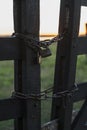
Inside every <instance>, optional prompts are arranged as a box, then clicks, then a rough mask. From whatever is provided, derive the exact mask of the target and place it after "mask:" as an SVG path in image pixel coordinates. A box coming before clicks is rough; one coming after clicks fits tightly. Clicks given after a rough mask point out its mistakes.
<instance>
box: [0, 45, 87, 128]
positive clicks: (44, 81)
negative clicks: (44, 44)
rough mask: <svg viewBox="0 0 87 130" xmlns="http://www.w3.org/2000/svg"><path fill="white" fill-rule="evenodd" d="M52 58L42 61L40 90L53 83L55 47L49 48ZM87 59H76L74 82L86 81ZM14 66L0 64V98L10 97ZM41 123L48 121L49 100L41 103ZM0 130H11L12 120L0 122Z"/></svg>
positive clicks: (80, 57)
mask: <svg viewBox="0 0 87 130" xmlns="http://www.w3.org/2000/svg"><path fill="white" fill-rule="evenodd" d="M51 50H52V56H50V57H48V58H45V59H42V63H41V90H44V89H46V88H49V87H52V86H53V82H54V67H55V55H56V45H55V44H54V45H52V46H51ZM86 76H87V57H86V56H85V55H82V56H79V57H78V62H77V71H76V82H77V83H78V82H86V81H87V77H86ZM13 79H14V65H13V61H1V62H0V98H1V99H2V98H8V97H10V96H11V92H12V91H13V88H14V86H13V84H14V81H13ZM80 105H81V103H78V104H77V103H76V104H75V105H74V108H75V109H79V107H80ZM41 108H42V112H41V113H42V114H41V115H42V123H45V122H48V121H49V120H50V111H51V100H47V101H42V105H41ZM0 130H13V120H9V121H2V122H0Z"/></svg>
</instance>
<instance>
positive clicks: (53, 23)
mask: <svg viewBox="0 0 87 130" xmlns="http://www.w3.org/2000/svg"><path fill="white" fill-rule="evenodd" d="M59 11H60V0H40V33H41V34H57V33H58V25H59ZM86 14H87V7H81V20H80V25H81V26H80V32H81V33H83V32H84V31H85V23H87V17H86ZM13 28H14V27H13V0H0V35H4V34H12V33H13V32H14V29H13Z"/></svg>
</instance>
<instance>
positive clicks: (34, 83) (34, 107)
mask: <svg viewBox="0 0 87 130" xmlns="http://www.w3.org/2000/svg"><path fill="white" fill-rule="evenodd" d="M13 5H14V30H15V33H19V34H20V33H21V34H23V35H25V36H29V37H31V38H34V39H37V40H39V0H14V4H13ZM28 44H29V42H28ZM28 44H27V45H26V44H25V42H24V40H20V46H22V48H23V49H22V50H21V51H22V54H23V57H22V60H15V91H16V92H21V93H23V94H28V95H29V94H38V93H40V65H39V63H38V62H37V61H38V56H37V53H36V52H34V51H33V50H32V49H31V48H29V47H28ZM22 107H23V111H24V112H23V117H21V118H19V119H16V120H15V130H40V129H41V126H40V125H41V119H40V118H41V108H40V107H41V105H40V101H39V100H37V99H36V100H33V99H26V100H23V104H22Z"/></svg>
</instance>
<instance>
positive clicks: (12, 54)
mask: <svg viewBox="0 0 87 130" xmlns="http://www.w3.org/2000/svg"><path fill="white" fill-rule="evenodd" d="M21 51H22V45H20V40H19V39H17V38H15V37H2V38H0V60H16V59H21V58H22V53H21Z"/></svg>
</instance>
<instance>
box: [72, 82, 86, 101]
mask: <svg viewBox="0 0 87 130" xmlns="http://www.w3.org/2000/svg"><path fill="white" fill-rule="evenodd" d="M77 86H78V91H76V92H75V93H74V95H73V100H74V102H77V101H80V100H83V99H86V98H87V83H81V84H78V85H77Z"/></svg>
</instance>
